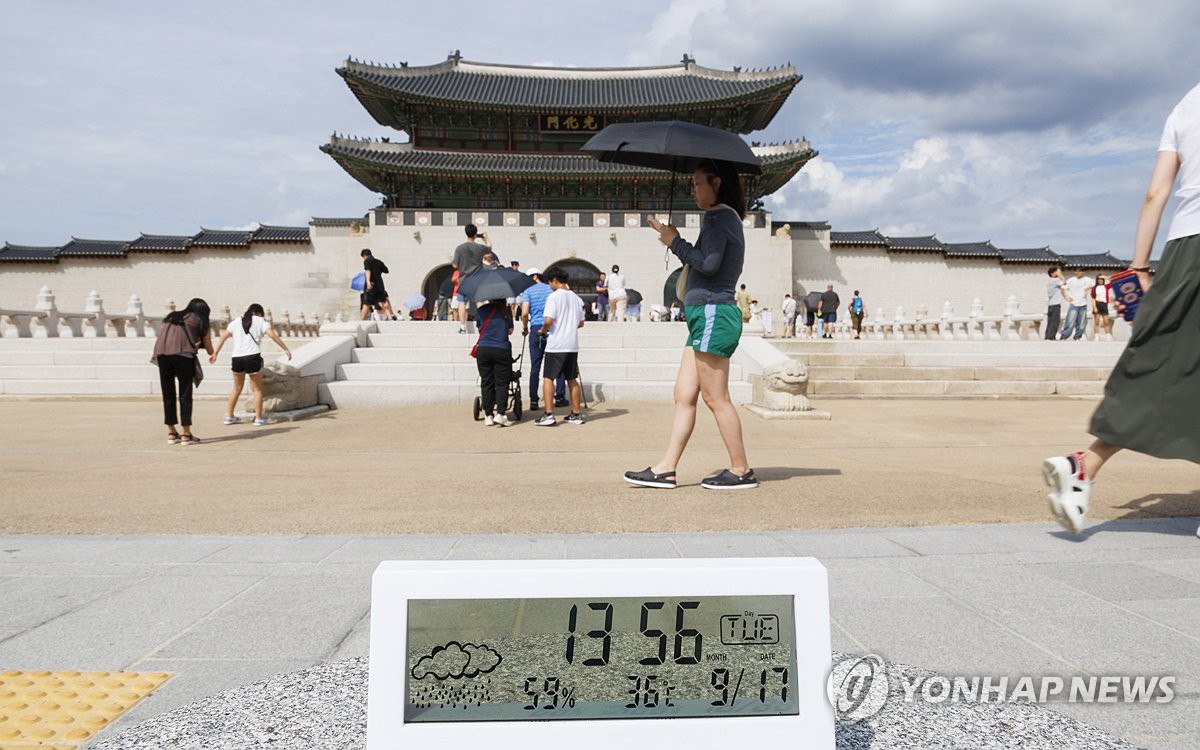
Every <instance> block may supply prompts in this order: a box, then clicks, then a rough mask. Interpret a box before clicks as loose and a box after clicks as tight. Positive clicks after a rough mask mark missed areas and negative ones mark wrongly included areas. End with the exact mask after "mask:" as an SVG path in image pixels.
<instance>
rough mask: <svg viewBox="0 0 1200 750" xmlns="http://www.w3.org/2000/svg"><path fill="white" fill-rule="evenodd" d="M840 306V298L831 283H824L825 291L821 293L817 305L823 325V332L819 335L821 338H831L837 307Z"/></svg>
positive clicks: (835, 321) (834, 330)
mask: <svg viewBox="0 0 1200 750" xmlns="http://www.w3.org/2000/svg"><path fill="white" fill-rule="evenodd" d="M841 306H842V298H841V297H839V296H838V293H837V292H835V291H833V284H828V285H826V287H825V291H824V292H822V293H821V302H820V304H819V305H818V306H817V313H818V315H819V317H820V318H821V321H822V323H823V324H824V326H825V333H823V334H822V335H821V338H824V339H831V338H833V334H834V333H835V332H836V329H837V316H838V308H839V307H841Z"/></svg>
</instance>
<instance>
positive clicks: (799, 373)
mask: <svg viewBox="0 0 1200 750" xmlns="http://www.w3.org/2000/svg"><path fill="white" fill-rule="evenodd" d="M756 405H757V406H761V407H762V408H764V409H767V410H769V411H809V410H810V409H812V406H811V405H810V404H809V403H808V367H806V366H805V365H804V363H802V362H798V361H797V360H794V359H788V360H786V361H784V362H779V363H777V364H773V365H770V366H768V367H766V368H764V369H763V374H762V403H760V404H756Z"/></svg>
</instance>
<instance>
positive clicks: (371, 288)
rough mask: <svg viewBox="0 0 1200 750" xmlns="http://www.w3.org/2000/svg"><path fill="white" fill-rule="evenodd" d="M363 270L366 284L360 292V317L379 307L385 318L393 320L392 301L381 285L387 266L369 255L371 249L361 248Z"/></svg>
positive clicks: (394, 317) (394, 314) (366, 316)
mask: <svg viewBox="0 0 1200 750" xmlns="http://www.w3.org/2000/svg"><path fill="white" fill-rule="evenodd" d="M360 255H362V259H363V271H364V272H366V274H367V286H366V288H365V289H363V293H362V319H363V320H366V319H367V318H368V317H369V316H370V315H371V310H373V309H375V308H379V312H381V313H383V315H384V317H385V318H386V319H387V320H395V319H396V313H395V312H393V311H392V303H391V302H390V301H388V293H387V289H384V287H383V275H384V274H385V273H387V272H388V268H387V266H385V265H384V264H383V261H381V260H380V259H379V258H376V257H375V256H373V255H371V251H370V250H368V249H367V248H365V247H364V248H363V251H362V253H360Z"/></svg>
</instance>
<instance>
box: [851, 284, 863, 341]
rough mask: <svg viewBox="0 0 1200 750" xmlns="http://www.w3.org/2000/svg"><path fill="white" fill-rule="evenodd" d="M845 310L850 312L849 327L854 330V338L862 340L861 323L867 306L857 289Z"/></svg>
mask: <svg viewBox="0 0 1200 750" xmlns="http://www.w3.org/2000/svg"><path fill="white" fill-rule="evenodd" d="M847 308H848V309H849V310H850V326H851V327H852V328H853V329H854V338H856V339H857V338H862V322H863V318H864V317H865V316H866V314H867V305H866V303H864V302H863V298H862V297H861V296H859V294H858V290H857V289H855V290H854V297H852V298H851V299H850V304H849V305H847Z"/></svg>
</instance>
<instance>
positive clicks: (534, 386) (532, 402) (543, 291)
mask: <svg viewBox="0 0 1200 750" xmlns="http://www.w3.org/2000/svg"><path fill="white" fill-rule="evenodd" d="M527 275H528V276H529V277H530V278H531V279H533V281H534V285H533V286H531V287H529V288H528V289H526V290H525V291H524V292H523V293H522V294H521V296H520V298H519V299H520V302H521V335H522V336H525V337H527V338H528V339H529V411H530V412H534V413H536V412H537V410H538V394H539V393H541V392H542V359H543V358H544V357H545V354H546V349H545V346H546V345H545V343H544V342H543V341H542V340H541V339H540V338H539V337H538V336H537V335H536V334H534V335H533V336H530V335H529V329H530V328H532V329H533V330H534V331H536V330H537V329H539V328H541V327H542V323H544V322H545V318H544V316H543V314H542V313H543V312H544V311H545V309H546V298H547V297H549V296H550V293H551V292H552V291H554V290H553V289H551V288H550V285H549V284H547V283H546V280H545V278H543V276H542V270H541V269H540V268H530V269H529V271H528V273H527ZM566 400H567V379H566V378H563V377H559V378H558V379H557V380H555V381H554V403H555V405H556V406H562V405H564V404H565V403H566Z"/></svg>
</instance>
